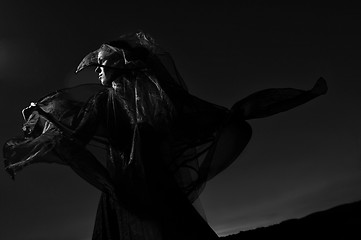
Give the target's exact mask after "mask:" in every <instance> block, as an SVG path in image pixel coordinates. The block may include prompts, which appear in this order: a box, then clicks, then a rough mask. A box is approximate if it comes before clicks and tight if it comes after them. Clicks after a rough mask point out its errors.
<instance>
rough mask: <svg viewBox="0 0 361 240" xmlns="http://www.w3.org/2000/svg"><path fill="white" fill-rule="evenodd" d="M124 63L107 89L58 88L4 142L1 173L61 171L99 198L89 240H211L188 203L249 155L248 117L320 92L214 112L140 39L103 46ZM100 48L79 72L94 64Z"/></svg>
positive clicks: (263, 98) (290, 93) (264, 96)
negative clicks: (49, 166) (61, 167)
mask: <svg viewBox="0 0 361 240" xmlns="http://www.w3.org/2000/svg"><path fill="white" fill-rule="evenodd" d="M100 49H101V50H102V51H104V49H106V50H107V51H117V52H118V53H119V52H120V53H121V54H122V56H123V58H124V59H122V60H123V67H122V71H123V72H122V74H121V75H120V76H119V77H118V78H117V79H116V80H115V81H114V82H113V86H112V87H104V86H101V85H98V84H85V85H80V86H77V87H74V88H68V89H62V90H58V91H56V92H54V93H51V94H49V95H47V96H45V97H43V98H41V99H39V101H37V103H36V104H34V105H33V106H32V107H30V108H27V109H25V110H24V111H23V115H24V118H25V123H24V126H23V131H24V136H23V137H20V138H13V139H10V140H8V141H7V142H6V143H5V144H4V158H5V167H6V170H7V171H8V172H9V173H10V174H11V175H12V176H13V177H15V173H16V172H17V171H19V170H21V169H22V168H24V167H25V166H27V165H30V164H32V163H37V162H50V163H59V164H66V165H68V166H70V167H71V168H72V169H73V170H74V171H75V172H76V173H77V174H78V175H79V176H81V177H82V178H83V179H85V180H86V181H88V182H89V183H90V184H92V185H93V186H95V187H96V188H98V189H99V190H101V191H102V196H101V199H100V202H99V206H98V211H97V215H96V221H95V226H94V233H93V239H94V240H100V239H108V240H115V239H124V240H125V239H129V240H130V239H133V240H134V239H135V240H137V239H149V240H153V239H164V240H168V239H174V240H177V239H179V240H181V239H190V240H192V239H216V238H218V237H217V235H216V234H215V232H214V231H213V230H212V229H211V228H210V227H209V225H208V224H207V222H206V221H205V220H204V219H203V218H202V217H201V216H200V214H199V213H198V211H197V210H196V209H195V208H194V207H193V205H192V203H194V202H195V201H197V199H198V197H199V194H200V193H201V191H202V190H203V188H204V186H205V184H206V182H207V181H208V180H209V179H211V178H213V177H214V176H216V175H217V174H218V173H219V172H221V171H223V170H224V169H225V168H227V167H228V166H229V165H230V164H231V163H232V162H233V161H234V160H235V159H236V158H237V157H238V156H239V155H240V153H241V152H242V151H243V149H244V148H245V147H246V145H247V143H248V141H249V139H250V137H251V134H252V131H251V127H250V125H249V124H248V123H247V122H246V120H247V119H253V118H260V117H267V116H270V115H273V114H276V113H279V112H282V111H286V110H289V109H291V108H293V107H296V106H298V105H300V104H303V103H305V102H307V101H309V100H311V99H313V98H315V97H317V96H320V95H322V94H324V93H326V91H327V86H326V83H325V81H324V80H323V79H319V80H318V81H317V83H316V85H315V86H314V87H313V88H312V89H311V90H309V91H304V90H298V89H291V88H282V89H266V90H263V91H260V92H256V93H254V94H252V95H250V96H248V97H246V98H244V99H242V100H241V101H239V102H237V103H236V104H234V105H233V107H232V108H231V109H227V108H225V107H222V106H218V105H215V104H212V103H209V102H206V101H204V100H202V99H199V98H197V97H195V96H193V95H191V94H189V92H188V91H187V89H186V86H185V84H184V82H183V80H182V79H181V77H180V75H179V73H178V72H177V70H176V68H175V65H174V62H173V60H172V59H171V57H170V55H169V54H167V53H166V52H164V51H161V50H160V49H159V47H157V46H156V45H155V44H154V42H152V41H151V40H150V38H149V37H148V36H147V35H145V34H144V33H141V32H140V33H136V34H129V35H124V36H122V37H120V39H118V40H117V41H113V42H110V43H108V44H105V45H102V47H101V48H100ZM98 52H99V50H97V51H95V52H92V53H90V54H89V55H88V56H86V57H85V58H84V60H83V61H82V63H81V64H80V66H79V69H80V70H81V69H82V68H84V67H86V66H89V65H97V63H96V62H95V61H94V58H96V56H97V54H98Z"/></svg>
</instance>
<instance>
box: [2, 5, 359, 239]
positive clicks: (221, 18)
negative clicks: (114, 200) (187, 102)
mask: <svg viewBox="0 0 361 240" xmlns="http://www.w3.org/2000/svg"><path fill="white" fill-rule="evenodd" d="M30 2H34V1H22V2H20V1H6V2H4V3H2V6H1V9H0V29H1V31H0V98H1V99H0V106H1V108H0V109H1V118H0V126H1V134H0V141H1V143H3V142H4V141H5V140H6V139H8V138H10V137H13V136H16V135H20V134H21V124H22V118H21V109H22V108H24V107H26V106H27V105H28V104H29V103H30V102H31V101H35V100H37V99H38V98H39V97H41V96H43V95H45V94H47V93H49V92H50V91H53V90H56V89H59V88H64V87H68V86H72V85H75V84H77V83H81V82H95V81H96V75H95V74H91V73H89V72H88V73H82V75H79V76H75V75H74V74H73V72H74V70H75V68H76V66H77V64H78V63H79V61H80V60H81V59H82V58H83V56H84V55H85V54H86V53H88V52H89V51H91V50H94V49H96V48H98V46H99V45H100V44H101V43H102V42H104V41H107V40H111V39H113V38H115V37H117V36H118V35H120V34H123V33H126V32H131V31H135V30H138V29H142V30H144V31H145V32H148V33H150V34H151V35H152V36H153V37H154V38H155V39H156V40H157V41H158V43H159V44H160V45H162V46H163V47H164V48H165V49H167V50H168V51H169V52H171V53H172V55H173V57H174V58H175V61H176V63H177V66H178V69H179V71H180V72H181V74H182V75H183V78H184V79H185V81H186V82H187V84H188V86H189V89H190V92H191V93H193V94H194V95H197V96H199V97H201V98H203V99H205V100H208V101H210V102H213V103H217V104H219V105H223V106H226V107H231V106H232V104H233V103H235V102H236V101H238V100H240V99H242V98H243V97H245V96H247V95H248V94H251V93H253V92H255V91H257V90H261V89H265V88H274V87H293V88H300V89H309V88H311V87H312V85H313V84H314V82H315V81H316V80H317V79H318V78H319V77H320V76H323V77H324V78H325V79H326V80H327V82H328V85H329V92H328V94H327V95H325V96H322V97H320V98H317V99H315V100H313V101H312V102H309V103H307V104H305V105H302V106H300V107H298V108H296V109H293V110H291V111H288V112H285V113H282V114H279V115H276V116H272V117H269V118H264V119H258V120H252V121H249V123H250V124H251V125H252V127H253V137H252V139H251V141H250V143H249V145H248V146H247V148H246V150H245V152H244V153H243V154H242V155H241V157H240V158H239V159H238V160H237V161H236V162H235V163H234V164H233V165H231V166H230V167H229V168H228V169H226V170H225V171H224V172H223V173H221V174H220V175H219V176H218V177H216V178H215V179H214V180H211V181H210V182H209V183H208V185H207V187H206V190H205V191H204V193H203V195H202V201H203V205H204V208H205V211H206V214H207V217H208V221H209V224H210V225H211V227H212V228H213V229H214V230H215V231H216V232H217V233H218V234H219V235H224V234H229V233H234V232H238V231H239V230H245V229H250V228H255V227H260V226H265V225H269V224H274V223H277V222H279V221H282V220H285V219H289V218H296V217H301V216H304V215H306V214H309V213H311V212H315V211H319V210H323V209H326V208H329V207H332V206H335V205H338V204H342V203H347V202H352V201H355V200H359V199H361V192H360V187H361V150H360V147H361V108H360V103H361V94H360V90H361V81H360V80H361V78H360V77H361V68H360V66H361V58H360V56H361V44H360V43H361V32H360V29H361V28H360V27H361V10H360V8H359V7H358V6H351V5H343V6H323V7H316V6H313V5H297V4H293V5H272V4H270V3H269V4H262V3H261V2H260V1H249V2H252V3H247V2H246V1H242V2H244V3H242V4H240V3H237V2H240V1H220V3H218V4H212V3H210V2H208V3H207V4H196V3H192V4H186V3H185V2H179V3H174V2H172V1H169V2H171V3H163V4H159V3H156V2H155V1H144V2H140V1H117V4H114V3H111V2H107V1H101V3H100V2H99V3H98V4H90V3H87V4H79V3H78V4H77V3H75V1H73V3H71V4H66V3H59V2H58V1H56V2H53V1H47V2H46V3H45V2H44V3H43V4H41V3H30ZM89 2H90V1H89ZM218 2H219V1H218ZM232 2H233V3H232ZM0 188H1V194H0V201H1V202H0V239H4V240H8V239H9V240H24V239H25V240H42V239H53V240H63V239H67V240H73V239H74V240H89V239H90V238H91V234H92V228H93V224H94V219H95V212H96V208H97V202H98V198H99V195H100V193H99V192H98V191H97V190H96V189H94V188H93V187H91V186H90V185H89V184H87V183H86V182H85V181H84V180H82V179H81V178H79V177H78V176H77V175H76V174H75V173H73V172H72V171H71V170H70V169H69V168H67V167H64V166H59V165H50V164H49V165H47V164H39V165H33V166H30V167H28V168H26V169H25V170H23V171H22V172H20V173H19V174H18V175H17V179H16V181H15V182H13V181H12V180H11V179H10V177H9V176H8V175H7V174H6V173H5V172H4V171H1V172H0Z"/></svg>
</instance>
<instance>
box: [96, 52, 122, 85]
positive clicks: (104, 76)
mask: <svg viewBox="0 0 361 240" xmlns="http://www.w3.org/2000/svg"><path fill="white" fill-rule="evenodd" d="M116 55H118V54H115V53H113V54H110V55H109V54H106V53H105V52H104V51H99V53H98V59H97V61H98V64H99V65H98V66H97V67H96V68H95V72H96V73H98V78H99V80H100V82H101V84H102V85H104V86H111V85H112V82H113V81H114V80H115V79H116V77H117V76H118V75H119V72H120V69H117V68H116V65H117V62H119V58H120V56H118V57H117V56H116Z"/></svg>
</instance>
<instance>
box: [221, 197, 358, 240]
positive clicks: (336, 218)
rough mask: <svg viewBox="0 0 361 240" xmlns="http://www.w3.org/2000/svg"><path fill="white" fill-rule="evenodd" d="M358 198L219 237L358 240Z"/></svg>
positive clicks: (227, 239)
mask: <svg viewBox="0 0 361 240" xmlns="http://www.w3.org/2000/svg"><path fill="white" fill-rule="evenodd" d="M360 232H361V201H357V202H353V203H348V204H343V205H339V206H336V207H333V208H330V209H328V210H325V211H320V212H316V213H312V214H310V215H307V216H305V217H303V218H299V219H291V220H286V221H284V222H281V223H279V224H275V225H271V226H268V227H261V228H256V229H253V230H248V231H241V232H239V233H238V234H233V235H228V236H225V237H221V239H222V240H241V239H242V240H244V239H263V238H264V239H266V238H281V239H298V238H299V237H307V238H312V237H314V236H323V237H322V238H321V239H325V238H324V237H325V236H332V237H336V236H337V237H338V238H337V239H361V238H360V236H361V233H360Z"/></svg>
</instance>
